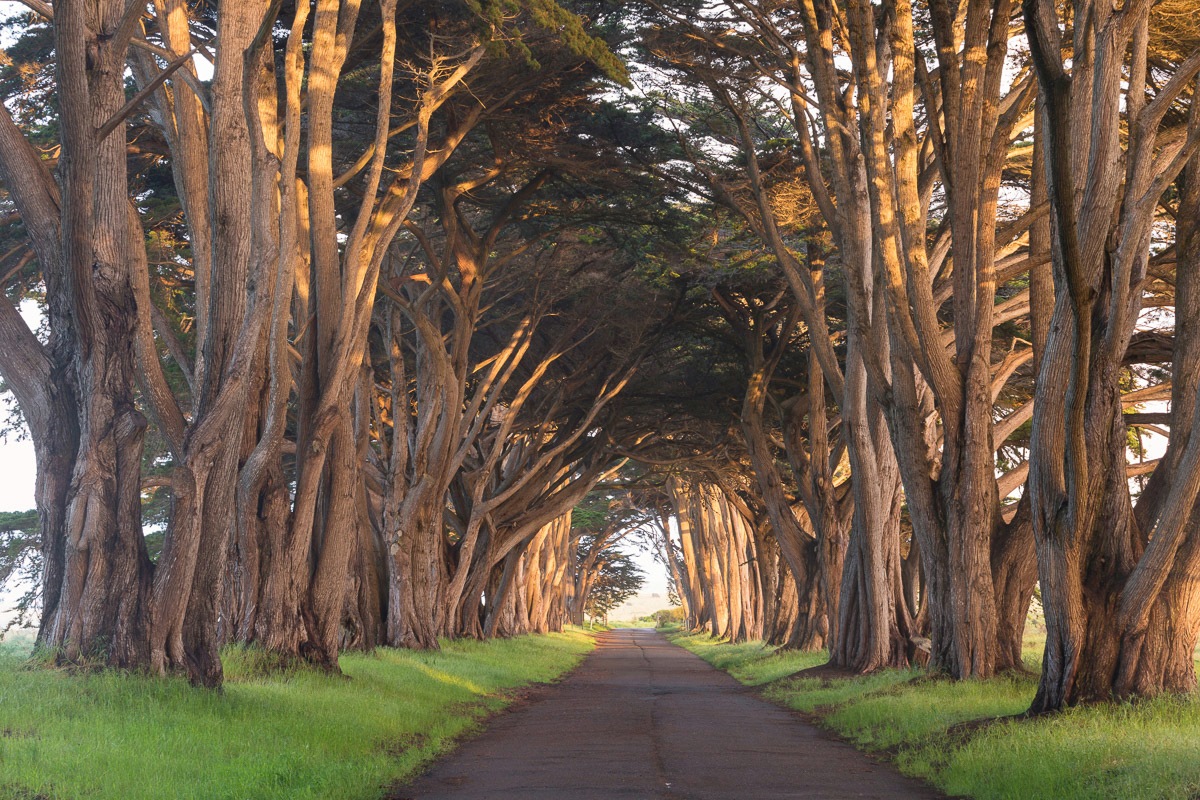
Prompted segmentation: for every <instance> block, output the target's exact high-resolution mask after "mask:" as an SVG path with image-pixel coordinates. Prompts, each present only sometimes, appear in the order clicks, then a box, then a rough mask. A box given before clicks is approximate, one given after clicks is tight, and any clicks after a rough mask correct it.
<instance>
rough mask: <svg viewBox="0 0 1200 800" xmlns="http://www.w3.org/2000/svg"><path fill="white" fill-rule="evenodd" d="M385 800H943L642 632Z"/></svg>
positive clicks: (621, 637) (617, 637)
mask: <svg viewBox="0 0 1200 800" xmlns="http://www.w3.org/2000/svg"><path fill="white" fill-rule="evenodd" d="M390 797H392V798H396V800H399V799H400V798H405V800H408V799H409V798H411V800H435V799H436V800H600V799H601V798H603V799H605V800H607V798H640V799H646V800H649V798H660V799H661V800H685V799H686V800H693V799H694V800H735V798H736V800H783V798H789V800H790V799H791V798H820V799H821V800H837V799H840V798H888V800H906V799H907V798H938V797H941V795H939V794H937V793H936V792H934V791H933V790H932V789H929V788H928V787H926V786H924V785H923V784H920V783H917V782H915V781H911V780H909V779H907V778H904V777H903V776H901V775H900V774H899V773H898V772H896V770H895V769H893V768H892V767H890V766H888V765H885V764H880V763H877V762H875V761H873V760H871V759H869V758H868V757H866V756H864V755H863V754H861V753H859V752H857V751H856V750H854V748H852V747H850V746H849V745H846V744H843V743H841V742H837V741H833V740H831V739H830V738H829V737H828V735H827V734H825V733H823V732H822V731H820V730H818V729H817V728H815V727H813V726H812V725H809V724H807V723H806V722H804V721H803V720H801V719H800V718H798V717H797V716H796V715H794V714H791V713H789V712H787V711H785V710H783V709H781V708H778V707H776V706H774V705H771V704H770V703H767V702H766V701H764V700H760V699H759V698H758V697H756V696H755V695H754V694H753V693H751V692H750V691H748V690H746V689H745V688H744V687H743V686H741V684H739V683H738V682H737V681H735V680H734V679H733V678H731V677H729V676H728V675H727V674H725V673H724V672H720V671H718V670H716V669H713V668H712V667H710V666H709V665H708V664H707V663H705V662H704V661H703V660H701V659H700V658H699V657H697V656H694V655H692V654H691V653H689V652H687V651H686V650H684V649H683V648H681V647H677V646H676V645H673V644H671V643H670V642H668V641H667V640H666V639H665V638H663V636H662V635H661V634H658V633H656V632H654V631H651V630H618V631H613V632H611V633H607V634H604V635H603V636H601V637H600V641H599V644H598V646H597V648H596V650H595V652H593V653H592V654H591V655H590V656H588V658H587V659H586V660H585V661H584V662H583V664H581V665H580V666H579V668H578V669H576V670H575V672H574V673H572V674H571V676H570V677H569V678H567V680H565V681H563V682H562V683H561V684H558V685H556V686H552V687H549V688H547V689H545V690H544V691H541V692H540V693H539V694H538V695H537V696H535V697H534V698H533V699H532V700H531V702H530V703H529V704H528V705H525V706H524V707H522V708H519V709H517V710H516V711H513V712H512V713H508V714H503V715H501V716H499V717H497V718H496V719H495V720H493V721H492V722H491V724H489V726H488V728H487V730H486V731H484V733H483V734H482V735H480V736H479V737H477V738H475V739H472V740H470V741H468V742H466V743H464V744H463V745H462V747H460V748H459V749H458V750H457V751H456V752H454V753H453V754H451V755H450V756H448V757H447V758H445V759H444V760H442V761H440V762H438V763H437V764H435V765H434V766H433V768H432V770H431V771H430V772H429V773H427V774H426V775H425V776H424V777H423V778H421V779H420V780H419V781H418V782H417V783H415V784H413V785H410V786H407V787H402V788H399V789H396V790H395V791H394V792H393V793H392V794H391V795H390Z"/></svg>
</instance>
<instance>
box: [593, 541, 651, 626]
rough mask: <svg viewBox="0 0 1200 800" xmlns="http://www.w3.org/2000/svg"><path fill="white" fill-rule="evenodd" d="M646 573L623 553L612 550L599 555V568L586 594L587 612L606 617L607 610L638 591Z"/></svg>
mask: <svg viewBox="0 0 1200 800" xmlns="http://www.w3.org/2000/svg"><path fill="white" fill-rule="evenodd" d="M645 581H646V575H645V573H643V572H642V571H641V569H639V568H638V566H637V564H635V563H633V559H632V558H631V557H630V556H628V555H626V554H625V553H618V552H613V553H611V554H605V555H604V556H602V557H601V561H600V568H599V570H598V572H597V575H596V578H595V581H594V582H593V583H592V588H591V591H590V592H588V596H587V606H586V609H587V613H588V614H589V615H591V616H592V617H607V616H608V612H610V611H612V610H613V609H614V608H616V607H617V606H619V605H621V603H624V602H625V601H626V600H628V599H629V598H631V597H633V596H634V595H635V594H637V593H638V590H639V589H641V588H642V584H643V583H645Z"/></svg>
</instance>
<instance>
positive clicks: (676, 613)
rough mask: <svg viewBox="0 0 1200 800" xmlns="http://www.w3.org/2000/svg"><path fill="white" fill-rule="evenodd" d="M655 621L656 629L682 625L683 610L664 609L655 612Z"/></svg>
mask: <svg viewBox="0 0 1200 800" xmlns="http://www.w3.org/2000/svg"><path fill="white" fill-rule="evenodd" d="M652 617H653V619H654V627H656V628H666V627H669V626H671V625H681V624H682V623H683V620H684V613H683V609H682V608H680V607H679V606H676V607H674V608H663V609H660V610H658V611H655V612H654V614H653V615H652Z"/></svg>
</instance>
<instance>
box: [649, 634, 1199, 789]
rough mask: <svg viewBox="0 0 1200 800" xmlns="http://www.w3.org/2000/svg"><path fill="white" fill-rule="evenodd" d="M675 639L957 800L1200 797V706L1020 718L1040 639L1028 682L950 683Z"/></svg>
mask: <svg viewBox="0 0 1200 800" xmlns="http://www.w3.org/2000/svg"><path fill="white" fill-rule="evenodd" d="M672 639H673V641H675V642H676V643H678V644H680V645H682V646H683V647H686V648H687V649H689V650H691V651H692V652H694V653H697V654H698V655H700V656H701V657H702V658H704V659H705V660H707V661H709V662H710V663H712V664H713V665H715V666H718V667H720V668H722V669H725V670H727V671H728V672H729V673H730V674H731V675H733V676H734V677H735V678H737V679H738V680H740V681H742V682H743V683H745V684H748V685H751V686H760V687H762V688H761V691H762V693H763V695H764V696H765V697H766V698H768V699H770V700H772V701H774V702H776V703H779V704H780V705H784V706H788V707H789V708H793V709H795V710H797V711H800V712H803V713H806V714H810V715H812V717H813V718H814V720H815V721H817V722H818V723H819V724H821V725H823V726H824V727H827V728H829V729H831V730H833V731H835V732H836V733H838V734H839V735H840V736H843V737H845V738H846V739H848V740H849V741H850V742H852V743H853V744H855V745H856V746H857V747H859V748H861V749H863V750H867V751H869V752H874V753H877V754H880V755H882V756H885V757H887V758H890V759H892V760H894V761H895V762H896V764H897V765H898V766H899V767H900V769H901V770H902V771H903V772H905V773H906V774H909V775H913V776H915V777H919V778H922V779H924V780H927V781H929V782H931V783H933V784H934V785H936V786H938V787H939V788H940V789H941V790H942V791H944V792H946V793H947V794H950V795H952V796H967V797H975V798H984V799H985V800H1030V799H1031V798H1054V799H1055V800H1084V799H1086V800H1109V799H1110V798H1113V799H1115V798H1120V799H1121V800H1174V799H1176V798H1178V799H1182V798H1188V799H1189V800H1190V799H1191V798H1196V797H1198V796H1200V697H1197V696H1194V695H1193V696H1189V697H1182V698H1179V697H1170V698H1159V699H1155V700H1149V701H1141V702H1138V703H1119V704H1107V705H1099V706H1091V707H1086V708H1076V709H1071V710H1069V711H1067V712H1064V713H1062V714H1057V715H1052V716H1047V717H1040V718H1037V719H1032V720H1031V719H1023V718H1016V719H1000V720H999V721H993V720H996V719H997V718H1003V717H1010V716H1013V715H1019V714H1021V713H1023V712H1024V711H1025V710H1026V709H1027V708H1028V707H1029V703H1030V701H1031V700H1032V699H1033V695H1034V692H1035V690H1036V688H1037V676H1036V670H1037V669H1038V667H1039V662H1040V657H1041V649H1042V645H1043V643H1044V641H1045V636H1044V634H1039V633H1037V632H1036V631H1034V632H1031V634H1030V635H1029V636H1027V637H1026V654H1025V662H1026V665H1027V666H1028V667H1029V668H1030V670H1031V671H1030V672H1029V673H1028V674H1026V675H1024V676H1007V677H1000V678H994V679H991V680H984V681H980V680H973V681H963V682H952V681H949V680H942V679H937V678H929V677H927V676H925V674H924V673H923V672H922V671H921V670H885V671H882V672H879V673H875V674H873V675H867V676H858V677H850V678H830V677H817V678H807V677H795V678H793V677H789V676H791V675H794V674H795V673H797V672H799V671H800V670H802V669H806V668H808V667H813V666H818V665H820V664H823V663H824V662H825V661H826V658H827V657H826V654H825V653H794V652H788V653H776V652H775V649H774V648H772V647H768V646H765V645H764V644H763V643H762V642H751V643H747V644H737V645H731V644H727V643H722V642H718V641H716V640H713V639H712V638H711V637H709V636H707V635H687V634H673V635H672Z"/></svg>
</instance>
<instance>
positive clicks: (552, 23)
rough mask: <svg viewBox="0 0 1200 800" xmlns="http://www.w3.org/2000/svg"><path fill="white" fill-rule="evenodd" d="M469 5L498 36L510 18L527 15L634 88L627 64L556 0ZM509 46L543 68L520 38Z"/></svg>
mask: <svg viewBox="0 0 1200 800" xmlns="http://www.w3.org/2000/svg"><path fill="white" fill-rule="evenodd" d="M466 4H467V7H468V8H470V9H471V11H473V12H474V13H475V14H476V15H477V16H479V17H480V19H482V20H483V21H484V22H485V23H486V24H487V25H488V26H489V27H491V28H492V30H493V31H494V32H498V31H501V30H503V29H504V28H505V27H506V20H507V18H509V17H512V16H514V15H517V14H520V13H521V12H524V13H526V14H528V15H529V19H531V20H532V21H533V23H534V24H535V25H536V26H537V27H539V28H542V29H544V30H548V31H552V32H554V33H556V34H557V35H558V38H559V39H560V40H561V41H562V43H563V44H564V45H566V46H567V48H568V49H569V50H570V51H571V52H572V53H574V54H575V55H577V56H579V57H580V58H586V59H587V60H588V61H590V62H592V63H593V64H595V65H596V67H597V68H598V69H599V70H600V71H601V72H602V73H604V75H605V76H606V77H608V78H609V79H611V80H613V81H616V82H617V83H619V84H621V85H622V86H629V85H630V81H629V72H628V71H627V70H626V68H625V64H624V63H623V62H622V61H621V59H620V58H618V57H617V56H616V55H615V54H614V53H613V52H612V50H610V49H609V47H608V44H607V43H606V42H605V41H604V40H603V39H601V38H600V37H598V36H592V35H591V34H589V33H588V32H587V29H586V28H585V26H584V22H583V20H582V19H581V18H580V17H579V15H578V14H575V13H574V12H572V11H569V10H567V9H565V8H563V7H562V6H561V5H559V3H558V2H556V0H466ZM508 44H509V45H510V46H511V47H512V48H513V49H514V50H516V51H517V52H518V53H519V54H520V55H521V56H523V57H524V58H525V59H526V60H527V61H528V62H529V64H530V65H531V66H533V67H534V68H537V67H538V66H539V65H538V62H537V59H536V58H535V57H534V55H533V51H532V50H530V49H529V47H528V45H526V44H525V43H524V42H523V41H521V40H520V39H519V38H515V39H513V40H512V41H510V42H508Z"/></svg>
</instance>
